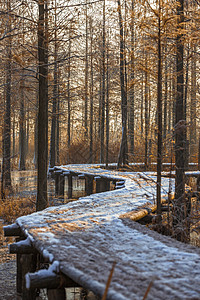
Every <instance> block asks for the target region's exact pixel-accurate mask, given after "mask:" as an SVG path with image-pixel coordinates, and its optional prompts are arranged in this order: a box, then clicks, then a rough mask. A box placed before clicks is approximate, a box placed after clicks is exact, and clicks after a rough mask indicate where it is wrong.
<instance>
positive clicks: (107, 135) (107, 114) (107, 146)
mask: <svg viewBox="0 0 200 300" xmlns="http://www.w3.org/2000/svg"><path fill="white" fill-rule="evenodd" d="M106 81H107V87H106V166H108V150H109V89H110V85H109V83H110V82H109V46H107V71H106Z"/></svg>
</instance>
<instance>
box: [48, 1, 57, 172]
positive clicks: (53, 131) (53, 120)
mask: <svg viewBox="0 0 200 300" xmlns="http://www.w3.org/2000/svg"><path fill="white" fill-rule="evenodd" d="M56 23H57V22H56V1H55V22H54V26H55V30H54V39H55V42H54V82H53V106H52V117H51V141H50V153H49V156H50V157H49V167H50V168H53V167H54V166H55V164H56V119H57V97H58V93H57V91H58V65H57V50H58V49H57V28H56V25H57V24H56Z"/></svg>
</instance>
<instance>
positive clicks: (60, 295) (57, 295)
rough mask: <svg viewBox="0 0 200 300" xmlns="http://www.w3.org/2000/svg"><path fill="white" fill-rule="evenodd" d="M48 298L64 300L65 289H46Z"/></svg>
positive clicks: (50, 299)
mask: <svg viewBox="0 0 200 300" xmlns="http://www.w3.org/2000/svg"><path fill="white" fill-rule="evenodd" d="M47 295H48V300H65V299H66V294H65V289H64V288H62V289H57V290H52V289H51V290H47Z"/></svg>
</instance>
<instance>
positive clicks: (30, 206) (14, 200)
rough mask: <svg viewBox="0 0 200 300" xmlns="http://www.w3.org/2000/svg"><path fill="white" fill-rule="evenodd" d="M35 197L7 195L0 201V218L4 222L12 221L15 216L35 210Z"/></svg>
mask: <svg viewBox="0 0 200 300" xmlns="http://www.w3.org/2000/svg"><path fill="white" fill-rule="evenodd" d="M35 201H36V197H35V196H31V197H29V198H22V197H20V196H19V197H9V198H8V197H7V198H6V200H5V201H0V219H2V220H3V222H4V223H5V224H6V223H9V224H10V223H13V222H14V221H15V220H16V218H18V217H20V216H24V215H28V214H31V213H32V212H34V211H35Z"/></svg>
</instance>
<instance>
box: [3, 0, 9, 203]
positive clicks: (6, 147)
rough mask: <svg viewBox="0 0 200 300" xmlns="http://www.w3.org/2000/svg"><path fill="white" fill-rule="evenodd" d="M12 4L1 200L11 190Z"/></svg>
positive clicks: (7, 42) (7, 45)
mask: <svg viewBox="0 0 200 300" xmlns="http://www.w3.org/2000/svg"><path fill="white" fill-rule="evenodd" d="M10 12H11V3H10V0H8V1H7V32H8V37H7V41H6V53H7V60H6V65H5V69H6V82H5V98H6V99H5V114H4V131H3V162H2V174H1V198H2V199H5V189H10V188H11V170H10V147H11V58H12V52H11V47H12V40H11V30H12V29H11V16H10Z"/></svg>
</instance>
